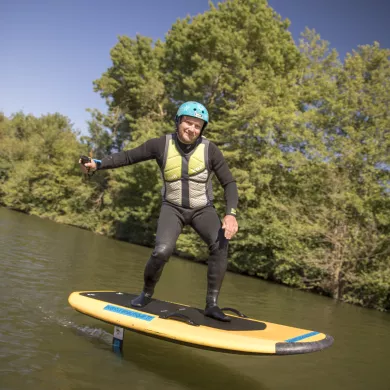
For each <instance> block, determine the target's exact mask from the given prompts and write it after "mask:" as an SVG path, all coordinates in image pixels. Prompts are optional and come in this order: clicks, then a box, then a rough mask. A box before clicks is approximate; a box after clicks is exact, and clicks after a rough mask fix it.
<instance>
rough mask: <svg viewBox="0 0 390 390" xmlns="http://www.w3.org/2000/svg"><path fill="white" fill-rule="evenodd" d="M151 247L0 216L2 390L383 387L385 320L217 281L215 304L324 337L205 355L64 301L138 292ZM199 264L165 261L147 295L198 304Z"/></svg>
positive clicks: (293, 294) (250, 281)
mask: <svg viewBox="0 0 390 390" xmlns="http://www.w3.org/2000/svg"><path fill="white" fill-rule="evenodd" d="M150 251H151V249H149V248H144V247H140V246H137V245H132V244H129V243H125V242H121V241H117V240H113V239H110V238H107V237H102V236H99V235H96V234H93V233H91V232H88V231H85V230H82V229H78V228H75V227H71V226H66V225H61V224H57V223H54V222H51V221H48V220H44V219H40V218H38V217H35V216H28V215H25V214H22V213H18V212H15V211H11V210H7V209H4V208H0V264H1V268H0V281H1V287H0V288H1V307H2V313H3V315H2V317H1V328H0V342H1V344H0V346H1V347H0V348H1V349H0V357H1V365H0V389H2V390H21V389H23V390H27V389H34V390H35V389H39V390H46V389H47V390H53V389H61V390H62V389H64V390H65V389H94V390H96V389H102V390H103V389H108V390H111V389H115V390H121V389H142V390H148V389H150V390H152V389H153V390H155V389H158V390H160V389H181V390H189V389H203V390H204V389H213V390H214V389H226V390H230V389H245V390H252V389H253V390H254V389H258V390H263V389H264V390H266V389H267V390H268V389H269V390H271V389H290V390H295V389H299V390H302V389H317V390H322V389H323V390H325V389H326V390H329V389H332V390H338V389H340V390H341V389H342V390H346V389H354V390H359V389H377V390H382V389H383V390H389V389H390V315H389V314H388V313H380V312H377V311H374V310H369V309H364V308H360V307H357V306H352V305H348V304H344V303H340V302H336V301H334V300H332V299H329V298H326V297H321V296H317V295H314V294H311V293H306V292H302V291H297V290H294V289H290V288H287V287H284V286H279V285H276V284H272V283H268V282H265V281H262V280H258V279H256V278H252V277H248V276H243V275H237V274H233V273H227V275H226V277H225V281H224V285H223V290H222V293H221V296H220V304H221V305H222V306H230V307H236V308H239V309H240V310H241V311H242V312H244V313H245V314H246V315H248V316H250V317H253V318H257V319H260V320H264V321H268V322H275V323H280V324H284V325H290V326H296V327H299V328H304V329H313V330H316V331H320V332H324V333H327V334H330V335H331V336H333V337H334V339H335V342H334V344H333V346H332V347H330V348H328V349H326V350H324V351H321V352H316V353H312V354H305V355H294V356H243V355H231V354H227V353H220V352H214V351H205V350H200V349H195V348H191V347H188V346H183V345H177V344H173V343H169V342H166V341H163V340H159V339H154V338H150V337H147V336H143V335H139V334H135V333H131V332H126V335H125V343H124V353H123V355H122V356H120V355H117V354H115V353H114V352H112V350H111V340H112V336H111V335H112V331H113V327H112V326H110V325H108V324H106V323H103V322H100V321H98V320H95V319H93V318H90V317H87V316H85V315H82V314H80V313H78V312H76V311H75V310H73V309H72V308H71V307H70V306H69V305H68V302H67V299H68V296H69V294H70V293H71V292H72V291H79V290H118V291H127V292H138V291H140V289H141V288H142V274H143V268H144V264H145V262H146V260H147V258H148V256H149V254H150ZM206 270H207V269H206V266H205V265H203V264H199V263H196V262H191V261H187V260H183V259H180V258H177V257H173V258H172V259H171V260H170V262H169V263H168V265H167V266H166V267H165V270H164V273H163V276H162V278H161V280H160V283H159V284H158V286H157V288H156V294H155V297H157V298H160V299H166V300H171V301H175V302H182V303H185V304H188V305H194V306H198V307H203V305H204V296H205V288H206Z"/></svg>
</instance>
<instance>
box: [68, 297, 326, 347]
mask: <svg viewBox="0 0 390 390" xmlns="http://www.w3.org/2000/svg"><path fill="white" fill-rule="evenodd" d="M135 296H136V295H135V294H129V293H125V292H118V291H83V292H73V293H72V294H71V295H70V296H69V304H70V305H71V306H72V307H73V308H74V309H76V310H78V311H79V312H81V313H84V314H86V315H88V316H91V317H94V318H97V319H99V320H102V321H105V322H108V323H110V324H112V325H114V326H117V327H121V328H124V329H128V330H131V331H135V332H138V333H144V334H145V335H148V336H153V337H158V338H161V339H165V340H167V341H173V342H178V343H182V344H187V345H191V346H193V347H198V348H204V349H212V350H218V351H221V352H230V353H241V354H272V355H292V354H300V353H309V352H315V351H320V350H322V349H324V348H327V347H330V346H331V345H332V344H333V338H332V337H331V336H329V335H326V334H324V333H320V332H315V331H312V330H307V329H299V328H294V327H291V326H285V325H278V324H273V323H270V322H265V321H259V320H255V319H252V318H247V317H245V316H242V314H241V313H239V312H237V311H235V310H233V309H224V312H225V314H227V315H228V316H229V317H230V319H231V321H230V322H221V321H217V320H214V319H212V318H209V317H206V316H204V314H203V310H201V309H197V308H194V307H190V306H186V305H181V304H177V303H173V302H166V301H160V300H157V299H152V300H151V302H150V303H149V304H147V305H146V306H145V307H143V308H135V307H132V306H131V303H130V302H131V300H132V299H133V298H134V297H135ZM230 313H232V314H230Z"/></svg>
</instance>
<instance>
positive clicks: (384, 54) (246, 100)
mask: <svg viewBox="0 0 390 390" xmlns="http://www.w3.org/2000/svg"><path fill="white" fill-rule="evenodd" d="M288 26H289V22H288V20H282V19H281V17H280V16H279V15H278V14H277V13H276V12H275V11H274V10H273V9H272V8H271V7H269V5H268V4H267V2H266V1H265V0H245V1H239V0H229V1H226V2H223V3H220V4H218V6H214V5H213V4H212V3H210V9H209V10H208V11H206V12H205V13H203V14H200V15H197V16H195V17H187V18H185V19H179V20H177V21H176V22H175V23H174V24H173V25H172V27H171V29H170V30H169V31H168V32H167V34H166V36H165V40H164V41H160V40H157V41H153V40H152V39H150V38H147V37H144V36H141V35H137V36H136V37H135V38H129V37H127V36H120V37H118V42H117V43H116V45H115V46H114V47H113V48H112V50H111V60H112V65H111V67H110V68H109V69H107V70H106V71H105V72H104V73H103V74H102V75H101V77H100V78H99V79H98V80H95V81H94V88H95V91H96V92H97V93H100V95H101V96H102V98H104V99H105V101H106V103H107V112H106V113H102V112H99V111H98V110H90V113H91V120H90V122H89V124H88V127H89V132H88V135H87V136H85V135H84V136H81V135H80V134H79V133H77V132H76V131H75V130H73V128H72V125H71V124H70V121H69V119H68V118H66V117H65V116H63V115H61V114H58V113H55V114H50V115H45V116H42V117H40V118H36V117H34V116H32V115H26V114H24V113H22V112H19V113H15V114H13V115H12V116H10V117H6V116H5V115H0V203H1V204H2V205H4V206H7V207H10V208H13V209H17V210H21V211H24V212H26V213H30V214H35V215H39V216H41V217H46V218H50V219H53V220H55V221H58V222H61V223H66V224H70V225H75V226H79V227H83V228H86V229H90V230H92V231H94V232H97V233H100V234H104V235H109V236H112V237H116V238H118V239H123V240H128V241H130V242H133V243H137V244H142V245H152V243H153V240H154V234H155V230H156V223H157V216H158V213H159V207H160V189H161V181H160V173H159V170H158V167H157V165H156V164H155V162H144V163H141V164H137V165H135V166H129V167H125V168H121V169H117V170H110V171H102V172H99V173H97V174H96V175H94V176H93V177H91V178H90V179H87V178H82V177H81V174H80V171H79V167H78V164H77V160H78V157H79V155H80V154H88V153H90V152H91V151H92V153H93V157H96V158H101V157H103V156H104V155H107V154H110V153H113V152H117V151H121V150H126V149H130V148H133V147H135V146H138V145H140V144H141V143H142V142H144V141H146V140H147V139H150V138H152V137H159V136H161V135H163V134H167V133H171V132H173V131H174V123H173V118H174V115H175V112H176V109H177V107H178V104H180V103H181V102H183V101H186V100H197V101H200V102H202V103H203V104H204V105H206V107H208V109H209V112H210V119H211V122H210V124H209V126H208V127H207V129H206V132H205V136H206V137H207V138H209V139H210V140H211V141H213V142H214V143H216V144H217V145H218V146H219V147H220V149H221V150H222V151H223V153H224V156H225V158H226V160H227V161H228V164H229V166H230V168H231V170H232V172H233V174H234V176H235V178H236V180H237V184H238V189H239V199H240V200H239V228H240V230H239V232H238V234H237V236H236V238H235V239H233V240H232V241H231V244H230V255H229V267H230V269H231V270H232V271H235V272H239V273H245V274H249V275H253V276H257V277H260V278H263V279H267V280H272V281H275V282H278V283H283V284H286V285H289V286H292V287H296V288H300V289H305V290H310V291H314V292H317V293H320V294H324V295H327V296H330V297H333V298H335V299H339V300H342V301H345V302H350V303H354V304H359V305H362V306H366V307H372V308H376V309H379V310H384V311H386V310H390V59H389V56H390V50H389V49H383V48H381V47H380V45H379V43H377V42H374V43H373V44H372V45H365V46H359V47H358V48H357V49H356V50H353V51H352V53H348V54H347V55H346V57H345V59H344V60H343V61H341V60H340V59H339V56H338V53H337V52H336V50H334V49H331V48H330V47H329V44H328V43H327V42H326V41H323V40H321V38H320V36H319V35H318V34H317V33H316V32H315V31H314V30H308V29H307V30H306V31H305V32H304V33H303V34H302V37H301V39H300V42H299V43H298V44H296V43H295V42H294V41H293V39H292V37H291V34H290V32H289V31H288ZM214 190H215V195H216V196H215V197H216V201H215V205H216V208H217V210H218V211H219V213H220V215H221V216H222V215H223V212H224V199H223V191H222V189H221V188H220V186H219V185H218V183H215V185H214ZM177 253H178V254H179V255H182V256H188V257H191V258H194V259H196V260H198V261H205V260H206V259H207V248H205V246H204V245H201V244H200V241H199V238H198V237H197V236H196V235H195V234H194V233H193V232H192V231H191V230H190V229H185V230H184V233H183V234H182V235H181V236H180V238H179V241H178V243H177Z"/></svg>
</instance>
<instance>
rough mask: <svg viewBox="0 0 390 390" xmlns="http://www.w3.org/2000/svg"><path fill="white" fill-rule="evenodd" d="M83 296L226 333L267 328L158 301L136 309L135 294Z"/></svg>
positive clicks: (240, 319)
mask: <svg viewBox="0 0 390 390" xmlns="http://www.w3.org/2000/svg"><path fill="white" fill-rule="evenodd" d="M91 294H94V295H91ZM81 295H84V296H88V297H90V298H93V299H98V300H101V301H106V302H109V303H112V304H115V305H119V306H123V307H128V308H129V309H133V310H134V309H136V310H137V311H141V312H143V313H148V314H154V315H157V316H163V315H167V314H169V313H172V314H173V313H180V314H182V315H184V316H187V317H188V318H189V319H191V320H192V321H193V322H194V323H195V324H197V325H202V326H207V327H209V328H216V329H222V330H225V331H238V330H241V331H250V330H264V329H265V328H266V327H267V325H266V324H265V323H264V322H259V321H253V320H251V319H244V318H240V317H231V318H230V322H222V321H218V320H214V319H213V318H210V317H206V316H205V315H204V310H201V309H197V308H194V307H190V306H185V305H180V304H177V303H172V302H166V301H160V300H158V299H152V301H151V302H150V303H149V304H147V305H146V306H144V307H134V306H131V300H132V299H133V298H135V297H136V296H137V295H135V294H129V293H122V294H116V293H115V292H108V293H107V292H89V293H82V294H81Z"/></svg>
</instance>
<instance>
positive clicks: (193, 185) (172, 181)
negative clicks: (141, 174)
mask: <svg viewBox="0 0 390 390" xmlns="http://www.w3.org/2000/svg"><path fill="white" fill-rule="evenodd" d="M166 137H167V138H166V143H165V155H164V164H163V166H162V175H163V179H164V188H163V198H164V200H166V201H168V202H170V203H173V204H175V205H177V206H181V207H186V208H198V207H204V206H207V205H209V204H211V201H212V188H211V177H212V172H211V171H210V169H209V167H208V146H209V141H208V140H207V139H205V138H203V137H202V138H201V141H200V142H199V144H198V145H197V146H196V147H195V149H194V150H192V152H191V153H189V154H184V153H182V152H181V151H180V150H179V147H178V146H177V144H176V135H172V134H170V135H167V136H166Z"/></svg>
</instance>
